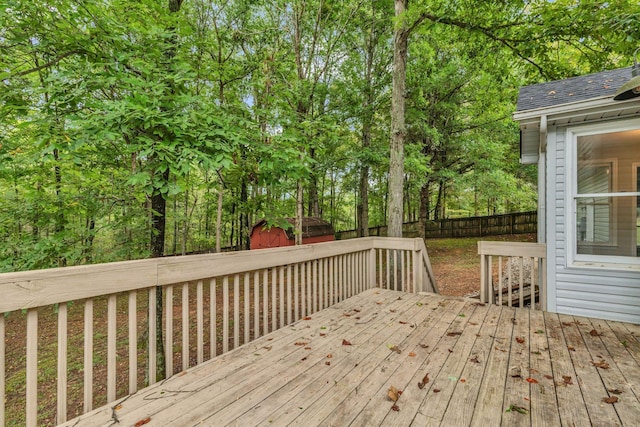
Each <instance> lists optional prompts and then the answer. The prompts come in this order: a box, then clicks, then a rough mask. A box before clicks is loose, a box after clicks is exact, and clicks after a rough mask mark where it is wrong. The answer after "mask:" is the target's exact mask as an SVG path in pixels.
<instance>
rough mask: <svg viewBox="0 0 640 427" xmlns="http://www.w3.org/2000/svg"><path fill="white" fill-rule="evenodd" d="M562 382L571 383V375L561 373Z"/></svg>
mask: <svg viewBox="0 0 640 427" xmlns="http://www.w3.org/2000/svg"><path fill="white" fill-rule="evenodd" d="M562 382H564V383H565V384H566V385H573V381H571V375H563V376H562Z"/></svg>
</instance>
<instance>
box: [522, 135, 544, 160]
mask: <svg viewBox="0 0 640 427" xmlns="http://www.w3.org/2000/svg"><path fill="white" fill-rule="evenodd" d="M539 146H540V130H539V129H525V130H523V131H522V146H521V153H520V163H522V164H523V165H530V164H536V163H537V162H538V158H539V157H538V152H539Z"/></svg>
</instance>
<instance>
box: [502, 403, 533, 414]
mask: <svg viewBox="0 0 640 427" xmlns="http://www.w3.org/2000/svg"><path fill="white" fill-rule="evenodd" d="M505 412H519V413H521V414H525V415H526V414H528V413H529V411H527V410H526V409H525V408H523V407H522V406H518V405H511V406H509V408H507V410H506V411H505Z"/></svg>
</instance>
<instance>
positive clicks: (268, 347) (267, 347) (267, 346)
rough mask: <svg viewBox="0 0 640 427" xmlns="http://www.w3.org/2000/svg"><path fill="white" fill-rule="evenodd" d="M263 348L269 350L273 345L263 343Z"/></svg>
mask: <svg viewBox="0 0 640 427" xmlns="http://www.w3.org/2000/svg"><path fill="white" fill-rule="evenodd" d="M262 348H264V349H266V350H267V351H269V350H271V349H272V348H273V347H272V346H270V345H265V346H264V347H262Z"/></svg>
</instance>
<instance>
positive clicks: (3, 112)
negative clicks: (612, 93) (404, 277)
mask: <svg viewBox="0 0 640 427" xmlns="http://www.w3.org/2000/svg"><path fill="white" fill-rule="evenodd" d="M394 6H395V8H394ZM639 6H640V4H639V2H638V0H620V1H615V2H599V1H577V0H558V1H555V2H547V1H542V0H534V1H522V0H520V1H514V0H494V1H486V2H477V1H471V0H462V1H456V2H450V1H440V0H434V1H426V0H414V1H412V2H408V1H407V0H395V1H394V2H392V1H381V0H367V1H364V0H350V1H344V2H343V1H332V0H331V1H330V0H295V1H281V0H236V1H207V0H165V1H157V0H136V1H132V0H100V1H86V0H49V1H45V0H34V1H17V0H14V1H12V0H8V1H5V2H2V5H0V22H2V27H0V197H1V204H0V236H1V239H2V245H0V271H16V270H26V269H35V268H46V267H53V266H65V265H74V264H83V263H96V262H106V261H114V260H122V259H132V258H141V257H146V256H151V255H153V256H160V255H163V254H180V253H187V252H191V251H199V250H212V249H215V250H218V251H219V250H221V249H222V248H223V247H235V248H246V247H248V242H247V240H248V234H249V229H250V227H251V225H252V224H253V223H254V222H256V221H257V220H258V219H261V218H267V219H268V220H269V221H272V222H275V221H277V219H278V218H282V217H294V216H298V217H300V216H306V215H309V216H318V217H321V218H323V219H325V220H327V221H329V222H331V223H332V224H333V226H334V228H335V229H336V230H345V229H357V230H358V231H359V234H360V235H366V233H367V229H368V227H369V226H375V225H380V224H386V223H387V222H389V225H390V227H392V226H395V227H397V224H398V223H400V224H401V222H402V221H403V220H404V221H407V220H420V221H426V220H427V219H434V218H435V219H437V218H443V217H447V216H452V215H454V216H460V215H463V216H464V215H482V214H494V213H503V212H510V211H516V210H530V209H534V208H535V205H536V190H535V176H536V175H535V170H531V169H529V168H524V167H521V166H519V165H518V142H519V141H518V137H519V136H518V128H517V126H516V125H515V124H514V123H513V122H512V121H511V119H510V116H511V113H512V111H513V109H514V103H515V99H516V95H517V89H518V87H519V86H521V85H523V84H528V83H534V82H539V81H544V80H550V79H556V78H563V77H567V76H571V75H578V74H584V73H588V72H595V71H600V70H603V69H610V68H617V67H621V66H626V65H628V64H629V63H630V61H631V53H632V52H633V50H634V49H635V48H637V43H638V37H637V35H638V34H640V16H639V12H638V11H639V10H640V7H639Z"/></svg>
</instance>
